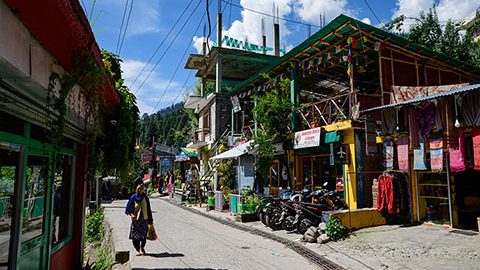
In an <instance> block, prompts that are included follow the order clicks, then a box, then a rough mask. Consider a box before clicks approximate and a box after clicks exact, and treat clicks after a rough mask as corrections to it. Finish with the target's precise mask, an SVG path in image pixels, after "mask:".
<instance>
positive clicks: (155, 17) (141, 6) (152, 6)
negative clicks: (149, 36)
mask: <svg viewBox="0 0 480 270" xmlns="http://www.w3.org/2000/svg"><path fill="white" fill-rule="evenodd" d="M159 6H160V2H159V1H158V0H157V1H151V0H149V1H135V3H134V5H133V11H132V14H131V16H130V23H129V25H128V29H127V35H129V36H133V35H141V34H146V33H157V32H160V27H159V25H160V14H159V13H158V10H159V8H158V7H159ZM127 15H128V14H127Z"/></svg>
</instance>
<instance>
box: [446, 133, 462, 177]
mask: <svg viewBox="0 0 480 270" xmlns="http://www.w3.org/2000/svg"><path fill="white" fill-rule="evenodd" d="M448 152H449V154H450V170H451V171H452V172H463V171H465V169H466V166H465V137H464V135H463V129H462V128H459V129H458V147H457V148H448Z"/></svg>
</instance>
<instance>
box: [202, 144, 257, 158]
mask: <svg viewBox="0 0 480 270" xmlns="http://www.w3.org/2000/svg"><path fill="white" fill-rule="evenodd" d="M249 146H252V147H253V140H251V141H248V142H246V143H243V144H240V145H239V146H237V147H234V148H232V149H230V150H228V151H225V152H223V153H221V154H219V155H216V156H214V157H212V158H211V159H213V160H219V159H230V158H237V157H239V156H242V155H244V154H247V153H248V151H249Z"/></svg>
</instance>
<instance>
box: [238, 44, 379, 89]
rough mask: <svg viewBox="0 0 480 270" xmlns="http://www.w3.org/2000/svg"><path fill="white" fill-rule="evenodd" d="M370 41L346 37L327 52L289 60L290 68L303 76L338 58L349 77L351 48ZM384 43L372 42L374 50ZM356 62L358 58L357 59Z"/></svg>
mask: <svg viewBox="0 0 480 270" xmlns="http://www.w3.org/2000/svg"><path fill="white" fill-rule="evenodd" d="M369 42H370V41H369V39H368V38H367V37H366V36H361V37H360V38H359V39H356V38H353V37H348V38H347V39H346V40H345V41H344V42H343V43H342V44H340V45H337V46H335V47H332V48H331V49H329V50H328V51H327V52H324V53H323V54H321V55H319V56H316V57H314V58H310V59H308V60H304V61H295V62H294V61H291V62H290V68H293V69H296V70H302V71H303V77H305V75H310V74H311V70H312V69H316V70H317V71H318V69H319V67H327V64H328V63H329V62H331V60H332V59H338V62H340V63H342V62H343V63H345V64H346V65H347V75H348V76H349V77H350V76H351V73H352V68H353V49H357V48H360V49H362V48H365V46H366V44H368V43H369ZM385 47H386V46H385V43H384V42H379V41H376V42H375V43H374V46H373V49H374V50H375V51H380V50H383V49H385ZM357 63H358V59H357ZM284 77H285V75H284V74H280V75H278V76H276V77H275V78H274V80H272V81H269V82H266V83H264V84H261V85H257V86H253V88H251V89H250V90H249V91H244V92H242V93H240V94H239V95H238V97H239V98H244V97H246V96H250V95H252V94H253V93H261V92H266V91H268V90H270V89H272V88H273V87H274V86H275V85H276V84H277V83H278V82H279V81H280V80H283V78H284Z"/></svg>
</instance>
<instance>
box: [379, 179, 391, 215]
mask: <svg viewBox="0 0 480 270" xmlns="http://www.w3.org/2000/svg"><path fill="white" fill-rule="evenodd" d="M394 202H395V197H394V192H393V176H390V175H380V177H378V204H377V210H378V212H382V213H385V212H388V213H389V214H393V212H394V209H393V208H394Z"/></svg>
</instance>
